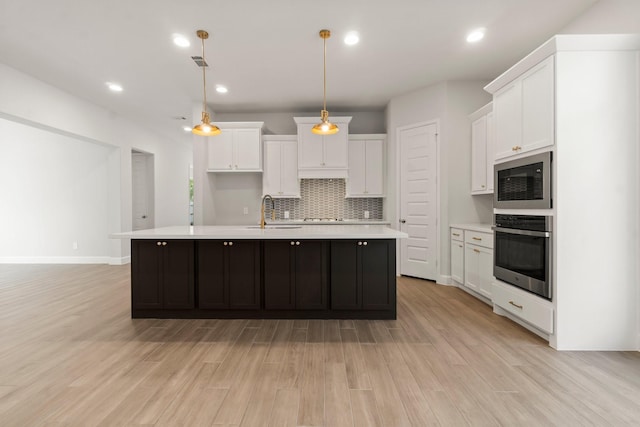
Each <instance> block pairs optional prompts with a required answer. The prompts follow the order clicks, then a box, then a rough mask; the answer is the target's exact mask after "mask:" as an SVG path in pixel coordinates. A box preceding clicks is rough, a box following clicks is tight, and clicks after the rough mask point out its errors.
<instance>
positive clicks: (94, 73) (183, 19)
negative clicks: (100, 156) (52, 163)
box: [0, 0, 596, 136]
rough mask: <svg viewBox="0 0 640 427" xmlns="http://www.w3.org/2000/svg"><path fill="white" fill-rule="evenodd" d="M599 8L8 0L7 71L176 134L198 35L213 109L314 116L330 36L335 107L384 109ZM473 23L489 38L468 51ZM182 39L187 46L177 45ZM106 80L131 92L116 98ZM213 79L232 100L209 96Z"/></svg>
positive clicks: (3, 36) (195, 79)
mask: <svg viewBox="0 0 640 427" xmlns="http://www.w3.org/2000/svg"><path fill="white" fill-rule="evenodd" d="M595 2H596V0H561V1H558V0H397V1H390V0H349V1H345V0H325V1H318V0H269V1H267V0H262V1H260V0H254V1H249V0H235V1H234V0H231V1H215V0H183V1H177V0H153V1H152V0H111V1H102V2H98V1H90V0H89V1H88V0H58V1H47V0H2V1H1V2H0V62H3V63H5V64H7V65H10V66H12V67H14V68H16V69H18V70H21V71H24V72H26V73H28V74H30V75H32V76H34V77H36V78H38V79H41V80H43V81H45V82H48V83H50V84H52V85H55V86H57V87H59V88H61V89H63V90H65V91H67V92H69V93H71V94H74V95H77V96H79V97H82V98H85V99H88V100H90V101H92V102H93V103H95V104H98V105H100V106H103V107H105V108H107V109H109V110H112V111H114V112H116V113H118V114H121V115H123V116H127V117H131V118H133V119H135V120H139V121H141V122H142V123H147V124H152V123H153V124H155V125H157V126H158V128H159V129H162V130H163V131H165V130H166V131H167V132H173V131H174V130H176V131H177V129H179V128H180V127H181V126H182V124H183V123H186V124H191V122H192V118H191V114H192V109H193V106H194V105H196V104H197V103H198V102H202V75H201V70H200V69H199V68H198V67H197V66H196V65H195V64H194V63H193V61H192V60H191V58H190V56H192V55H200V54H201V45H200V40H199V39H197V38H196V36H195V31H196V30H197V29H204V30H207V31H208V32H209V34H210V38H209V39H208V40H207V41H206V55H205V56H206V59H207V62H208V63H209V66H210V67H209V70H208V71H207V87H208V91H207V92H208V93H207V96H208V99H209V108H210V110H212V111H214V112H277V111H288V112H314V111H318V112H319V110H320V109H321V104H322V40H321V39H320V37H319V36H318V31H319V30H320V29H322V28H327V29H330V30H331V32H332V37H331V38H330V39H329V40H328V43H327V86H328V93H327V97H328V99H327V104H328V109H329V111H330V112H339V111H381V110H383V109H384V107H385V105H386V104H387V103H388V101H389V100H390V98H392V97H394V96H396V95H400V94H403V93H406V92H410V91H413V90H416V89H418V88H421V87H424V86H428V85H430V84H433V83H437V82H440V81H443V80H463V79H464V80H467V79H483V80H490V79H493V78H494V77H496V76H497V75H499V74H500V73H501V72H503V71H504V70H505V69H506V68H508V67H509V66H511V65H512V64H513V63H514V62H516V61H517V60H519V59H520V58H522V57H523V56H524V55H526V54H527V53H528V52H530V51H531V50H533V49H534V48H536V47H537V46H538V45H540V44H541V43H543V42H544V41H546V40H547V39H548V38H549V37H551V36H552V35H554V34H555V33H557V32H559V31H560V30H561V29H562V28H563V27H564V26H565V25H566V24H568V23H569V22H570V21H571V20H572V19H573V18H575V17H576V16H578V15H579V14H580V13H582V12H583V11H585V10H586V9H588V8H589V7H590V6H591V5H593V4H594V3H595ZM475 27H486V28H487V35H486V37H485V39H484V40H483V41H482V42H480V43H479V44H476V45H470V44H468V43H466V41H465V36H466V33H467V32H468V31H469V30H471V29H473V28H475ZM349 30H357V31H358V32H359V33H360V36H361V42H360V43H359V44H358V45H356V46H346V45H345V44H344V43H343V42H342V38H343V37H344V35H345V34H346V33H347V31H349ZM174 33H180V34H184V35H186V36H188V37H189V38H190V39H191V42H192V44H191V47H189V48H186V49H181V48H178V47H177V46H175V45H174V44H173V42H172V34H174ZM107 81H115V82H118V83H120V84H122V86H123V87H124V91H123V92H122V93H118V94H116V93H111V92H109V91H108V90H107V88H106V85H105V82H107ZM216 83H219V84H224V85H226V86H228V88H229V93H228V94H225V95H220V94H218V93H216V92H214V91H213V88H214V85H215V84H216ZM181 116H184V117H187V121H186V122H180V121H177V120H176V119H175V118H176V117H181ZM195 120H196V121H197V120H199V118H198V117H196V118H195ZM214 120H215V117H214ZM175 135H176V136H178V135H179V133H176V134H175Z"/></svg>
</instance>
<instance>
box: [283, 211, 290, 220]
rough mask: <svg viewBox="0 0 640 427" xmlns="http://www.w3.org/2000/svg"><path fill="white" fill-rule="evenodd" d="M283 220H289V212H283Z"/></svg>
mask: <svg viewBox="0 0 640 427" xmlns="http://www.w3.org/2000/svg"><path fill="white" fill-rule="evenodd" d="M284 219H289V211H284Z"/></svg>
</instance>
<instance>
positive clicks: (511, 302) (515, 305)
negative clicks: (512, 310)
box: [509, 301, 522, 310]
mask: <svg viewBox="0 0 640 427" xmlns="http://www.w3.org/2000/svg"><path fill="white" fill-rule="evenodd" d="M509 304H511V305H512V306H514V307H517V308H519V309H520V310H522V306H521V305H518V304H516V303H515V302H513V301H509Z"/></svg>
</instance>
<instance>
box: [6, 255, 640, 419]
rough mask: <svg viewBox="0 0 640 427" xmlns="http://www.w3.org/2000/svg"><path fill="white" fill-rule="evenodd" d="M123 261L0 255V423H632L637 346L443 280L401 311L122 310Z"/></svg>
mask: <svg viewBox="0 0 640 427" xmlns="http://www.w3.org/2000/svg"><path fill="white" fill-rule="evenodd" d="M129 293H130V291H129V266H102V265H90V266H86V265H80V266H68V265H67V266H61V265H49V266H33V265H0V334H1V335H0V338H1V339H0V425H1V426H21V427H22V426H38V425H46V426H65V425H72V426H85V425H86V426H88V425H104V426H112V425H167V426H179V425H186V426H198V425H213V424H215V425H240V426H320V425H326V426H367V427H368V426H405V425H406V426H409V425H413V426H429V425H444V426H451V425H456V426H457V425H506V426H516V425H517V426H522V425H531V426H539V425H560V426H575V425H597V426H605V425H638V423H639V421H640V353H637V352H626V353H622V352H607V353H604V352H588V353H585V352H556V351H554V350H553V349H551V348H549V347H548V346H547V345H546V343H545V342H543V341H542V340H541V339H539V338H538V337H536V336H535V335H533V334H531V333H529V332H528V331H526V330H525V329H523V328H521V327H520V326H518V325H516V324H514V323H512V322H510V321H509V320H506V319H504V318H501V317H499V316H497V315H494V314H493V313H492V312H491V309H490V308H489V307H488V306H486V305H485V304H483V303H481V302H479V301H477V300H475V299H474V298H473V297H471V296H469V295H467V294H466V293H464V292H462V291H460V290H459V289H456V288H452V287H444V286H439V285H435V284H433V283H431V282H427V281H420V280H415V279H407V278H401V279H399V283H398V295H399V303H398V320H394V321H337V320H325V321H322V320H309V321H297V320H296V321H293V320H155V319H144V320H140V319H138V320H132V319H131V318H130V312H129V298H130V296H129Z"/></svg>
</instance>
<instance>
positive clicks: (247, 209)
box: [242, 206, 249, 215]
mask: <svg viewBox="0 0 640 427" xmlns="http://www.w3.org/2000/svg"><path fill="white" fill-rule="evenodd" d="M242 213H243V214H245V215H249V208H248V207H246V206H245V207H244V208H242Z"/></svg>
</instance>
